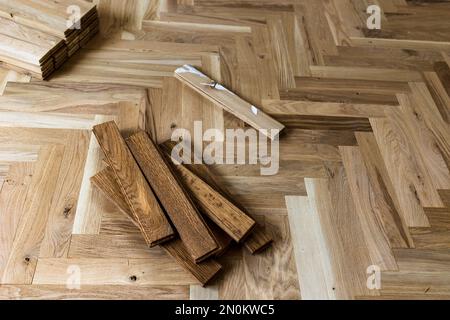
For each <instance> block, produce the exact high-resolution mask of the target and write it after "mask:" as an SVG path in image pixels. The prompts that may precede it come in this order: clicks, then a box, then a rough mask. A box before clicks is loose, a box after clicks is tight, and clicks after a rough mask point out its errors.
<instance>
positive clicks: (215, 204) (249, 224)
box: [174, 165, 256, 242]
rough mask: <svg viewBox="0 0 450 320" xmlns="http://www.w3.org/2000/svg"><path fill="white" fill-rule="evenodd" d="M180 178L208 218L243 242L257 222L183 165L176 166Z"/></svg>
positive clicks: (236, 239)
mask: <svg viewBox="0 0 450 320" xmlns="http://www.w3.org/2000/svg"><path fill="white" fill-rule="evenodd" d="M174 168H175V170H176V172H177V173H178V176H179V177H180V179H181V181H182V182H183V183H184V185H185V186H186V188H187V189H188V190H189V191H190V192H191V194H192V196H193V198H194V199H195V201H196V202H197V204H198V205H199V207H200V208H202V210H203V211H204V212H205V213H206V214H207V216H208V217H209V218H210V219H211V220H212V221H214V222H215V223H216V224H217V225H218V226H219V227H220V228H221V229H222V230H223V231H225V232H226V233H227V234H228V235H229V236H230V237H232V238H233V239H234V240H235V241H237V242H241V241H242V240H243V239H244V238H245V237H246V236H247V235H248V234H249V233H250V232H251V231H252V228H253V227H254V226H255V224H256V222H255V221H254V220H253V219H251V218H250V217H249V216H248V215H247V214H245V213H244V212H242V211H241V210H240V209H239V208H237V207H236V206H235V205H233V204H232V203H231V202H230V201H228V200H227V199H226V198H225V197H223V196H222V195H220V194H219V193H218V192H216V191H215V190H214V189H213V188H211V187H210V186H209V185H208V184H207V183H206V182H204V181H203V180H201V179H200V178H199V177H197V176H196V175H195V174H193V173H192V172H191V171H189V170H188V169H187V168H186V167H184V166H183V165H175V166H174Z"/></svg>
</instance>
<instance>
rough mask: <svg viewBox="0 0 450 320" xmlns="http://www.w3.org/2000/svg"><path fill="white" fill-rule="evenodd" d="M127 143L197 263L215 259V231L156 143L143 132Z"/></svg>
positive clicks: (133, 136) (130, 138)
mask: <svg viewBox="0 0 450 320" xmlns="http://www.w3.org/2000/svg"><path fill="white" fill-rule="evenodd" d="M126 142H127V144H128V147H129V148H130V150H131V153H132V154H133V156H134V157H135V159H136V161H137V163H138V164H139V166H140V168H141V170H142V172H143V173H144V175H145V177H146V178H147V181H148V182H149V183H150V185H151V187H152V189H153V191H154V192H155V194H156V196H157V197H158V199H159V201H160V202H161V204H162V205H163V206H164V209H165V211H166V212H167V214H168V215H169V217H170V220H171V221H172V223H173V224H174V226H175V228H176V229H177V231H178V234H179V235H180V238H181V240H182V241H183V243H184V245H185V246H186V248H187V250H188V251H189V252H190V254H191V255H192V257H193V259H194V261H195V262H201V261H203V260H205V259H206V258H208V257H209V256H211V255H212V254H213V253H214V252H215V250H216V249H217V248H218V247H217V243H216V242H215V241H214V238H213V237H212V235H211V231H210V230H209V228H208V226H207V225H206V223H205V221H204V220H203V218H202V216H201V215H200V213H199V212H198V211H197V208H196V207H195V205H194V204H193V202H192V200H191V199H190V198H189V196H188V194H187V192H186V191H185V190H184V189H183V187H182V186H181V184H180V183H179V182H178V180H177V178H176V177H175V176H174V174H173V172H172V171H171V168H170V167H169V165H168V163H166V161H165V159H164V158H163V157H162V155H161V154H160V152H159V150H158V149H157V147H156V146H155V144H154V143H153V141H152V140H151V139H150V138H149V137H148V135H147V133H146V132H144V131H140V132H138V133H136V134H134V135H132V136H131V137H129V138H128V139H127V140H126Z"/></svg>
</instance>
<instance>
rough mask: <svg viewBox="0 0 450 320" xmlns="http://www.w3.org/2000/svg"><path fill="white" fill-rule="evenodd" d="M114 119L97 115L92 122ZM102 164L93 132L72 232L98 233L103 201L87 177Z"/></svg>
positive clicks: (99, 168) (101, 155)
mask: <svg viewBox="0 0 450 320" xmlns="http://www.w3.org/2000/svg"><path fill="white" fill-rule="evenodd" d="M114 119H116V117H114V116H101V115H98V116H96V117H95V122H94V123H95V124H100V123H103V122H105V121H110V120H114ZM103 166H104V165H103V153H102V150H101V148H100V146H99V144H98V142H97V140H96V139H95V136H94V134H91V136H90V141H89V149H88V152H87V156H86V162H85V166H84V170H83V180H82V182H81V189H80V193H79V196H78V205H77V208H76V212H75V218H74V222H73V229H72V234H98V233H99V231H100V225H101V220H102V208H103V207H104V204H105V201H104V198H102V197H99V195H98V193H97V192H96V190H94V189H93V188H92V186H91V184H90V181H89V179H90V177H91V176H93V175H94V174H95V173H96V172H97V171H98V170H101V169H102V168H103Z"/></svg>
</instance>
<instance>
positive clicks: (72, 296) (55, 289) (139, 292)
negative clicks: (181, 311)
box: [0, 284, 189, 300]
mask: <svg viewBox="0 0 450 320" xmlns="http://www.w3.org/2000/svg"><path fill="white" fill-rule="evenodd" d="M188 297H189V287H188V286H172V285H171V286H147V285H145V286H144V285H142V286H135V285H132V284H130V285H120V286H117V285H98V286H90V285H83V286H82V287H81V288H80V289H79V290H71V289H68V288H67V285H31V286H30V285H2V286H0V299H2V300H187V299H188Z"/></svg>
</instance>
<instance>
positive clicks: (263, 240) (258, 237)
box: [161, 142, 273, 254]
mask: <svg viewBox="0 0 450 320" xmlns="http://www.w3.org/2000/svg"><path fill="white" fill-rule="evenodd" d="M172 146H173V144H171V143H169V142H166V143H165V144H163V145H161V147H162V148H163V149H164V152H166V155H167V156H169V154H170V152H171V150H172ZM194 156H196V155H194ZM194 163H195V160H194ZM179 167H180V166H177V167H176V168H179ZM186 168H187V169H188V170H189V171H190V172H192V173H193V174H194V175H195V176H197V177H198V178H199V179H200V180H201V181H202V182H206V183H207V185H209V186H210V187H211V188H213V190H214V191H215V192H216V193H217V194H218V195H220V196H222V197H224V198H225V199H227V200H228V201H229V202H230V203H232V204H233V205H234V206H236V207H237V208H239V210H241V211H242V212H243V213H244V214H247V215H248V212H247V211H246V210H245V209H244V208H243V207H242V206H241V205H239V204H238V203H236V202H234V201H232V200H234V198H233V197H232V196H231V195H230V194H229V192H227V191H226V190H225V189H224V188H223V187H221V184H220V183H219V182H218V180H217V179H216V178H215V176H214V175H213V174H212V172H211V170H210V169H209V168H208V167H207V166H205V165H189V166H186ZM186 189H189V188H188V186H186ZM272 242H273V237H271V236H270V235H269V234H268V233H267V231H266V230H264V228H262V227H261V226H259V225H258V224H256V225H255V226H254V228H253V231H252V232H251V233H250V234H249V235H248V237H247V238H246V239H245V240H244V242H243V244H244V247H245V248H246V249H247V250H248V251H249V252H250V253H251V254H258V253H261V252H262V251H264V250H265V249H267V248H269V247H270V245H271V244H272Z"/></svg>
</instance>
